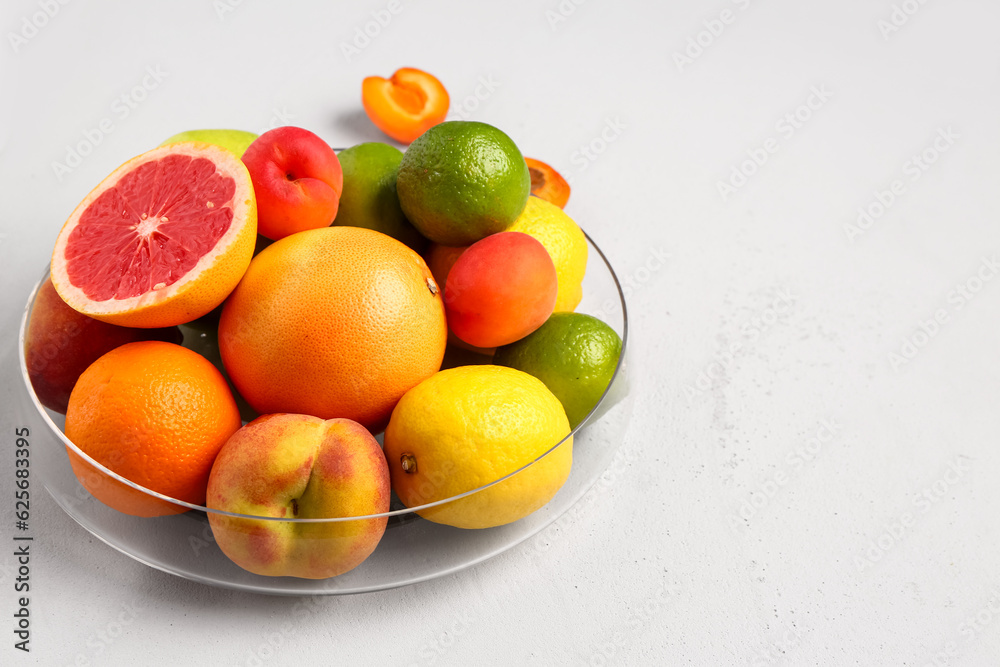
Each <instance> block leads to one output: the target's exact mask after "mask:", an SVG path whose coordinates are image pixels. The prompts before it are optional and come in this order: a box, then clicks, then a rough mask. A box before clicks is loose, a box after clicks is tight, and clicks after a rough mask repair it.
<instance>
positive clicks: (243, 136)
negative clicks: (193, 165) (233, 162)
mask: <svg viewBox="0 0 1000 667" xmlns="http://www.w3.org/2000/svg"><path fill="white" fill-rule="evenodd" d="M256 138H257V135H256V134H254V133H253V132H244V131H243V130H189V131H187V132H181V133H180V134H175V135H174V136H172V137H170V138H169V139H167V140H166V141H164V142H163V143H162V144H160V145H161V146H166V145H167V144H178V143H180V142H182V141H200V142H202V143H206V144H214V145H216V146H222V147H223V148H225V149H226V150H228V151H230V152H232V153H235V154H236V157H243V153H244V152H245V151H246V149H247V147H248V146H249V145H250V144H252V143H253V142H254V140H255V139H256Z"/></svg>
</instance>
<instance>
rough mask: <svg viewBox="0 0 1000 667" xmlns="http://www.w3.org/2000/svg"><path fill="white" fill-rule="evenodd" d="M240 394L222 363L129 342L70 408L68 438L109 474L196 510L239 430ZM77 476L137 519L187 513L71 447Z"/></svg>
mask: <svg viewBox="0 0 1000 667" xmlns="http://www.w3.org/2000/svg"><path fill="white" fill-rule="evenodd" d="M240 424H241V422H240V413H239V410H238V409H237V407H236V401H235V400H234V399H233V395H232V392H231V391H230V390H229V386H228V385H227V384H226V380H225V379H224V378H223V376H222V373H220V372H219V371H218V370H217V369H216V368H215V366H213V365H212V364H211V363H210V362H209V361H208V360H207V359H205V358H204V357H202V356H201V355H199V354H198V353H197V352H193V351H191V350H189V349H187V348H183V347H181V346H180V345H175V344H173V343H165V342H161V341H145V342H137V343H128V344H126V345H122V346H121V347H118V348H115V349H114V350H112V351H111V352H108V353H107V354H105V355H104V356H102V357H100V358H99V359H98V360H97V361H95V362H94V363H93V364H91V365H90V366H89V367H88V368H87V370H86V371H84V372H83V375H81V376H80V379H79V380H77V383H76V386H75V387H74V388H73V393H72V394H70V397H69V407H68V409H67V410H66V429H65V430H66V437H68V438H69V439H70V440H72V441H73V444H75V445H76V446H77V447H79V448H80V451H82V452H83V453H84V454H86V455H87V456H89V457H91V458H92V459H94V460H95V461H97V462H98V463H100V464H101V465H103V466H104V467H105V468H107V469H109V470H111V471H113V472H115V473H117V474H119V475H121V476H122V477H124V478H125V479H127V480H129V481H131V482H134V483H136V484H138V485H139V486H143V487H145V488H147V489H149V490H150V491H155V492H157V493H160V494H163V495H165V496H168V497H170V498H175V499H177V500H183V501H185V502H188V503H192V504H195V505H204V504H205V490H206V488H207V486H208V476H209V473H210V472H211V471H212V464H213V463H214V462H215V457H216V455H217V454H218V453H219V450H220V449H221V448H222V445H223V444H225V442H226V440H228V439H229V437H230V436H231V435H232V434H233V433H235V432H236V431H237V430H239V428H240ZM68 452H69V460H70V464H71V465H72V467H73V472H74V473H76V476H77V479H79V480H80V483H81V484H82V485H83V486H84V488H86V489H87V490H88V491H89V492H90V493H91V495H93V496H94V497H95V498H97V499H98V500H100V501H101V502H103V503H104V504H105V505H109V506H110V507H113V508H115V509H116V510H119V511H121V512H125V513H126V514H132V515H135V516H163V515H167V514H178V513H180V512H184V511H186V509H185V508H184V507H183V506H181V505H175V504H172V503H169V502H167V501H164V500H159V499H157V498H154V497H152V496H150V495H147V494H144V493H141V492H139V491H137V490H135V489H133V488H132V487H130V486H128V485H126V484H123V483H122V482H120V481H118V480H116V479H114V478H113V477H109V476H108V475H107V474H105V473H103V472H101V471H100V470H98V469H97V468H95V467H93V466H92V465H91V464H90V463H88V462H86V461H85V460H84V459H83V458H82V457H80V456H79V455H78V454H76V452H74V451H73V450H71V449H69V450H68Z"/></svg>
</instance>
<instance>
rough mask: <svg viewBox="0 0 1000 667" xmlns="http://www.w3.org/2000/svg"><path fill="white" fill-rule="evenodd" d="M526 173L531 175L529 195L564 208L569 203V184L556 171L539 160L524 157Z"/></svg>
mask: <svg viewBox="0 0 1000 667" xmlns="http://www.w3.org/2000/svg"><path fill="white" fill-rule="evenodd" d="M524 161H525V162H527V163H528V173H529V174H531V194H533V195H535V196H536V197H540V198H542V199H544V200H545V201H547V202H549V203H551V204H555V205H556V206H558V207H559V208H565V207H566V202H568V201H569V183H567V182H566V179H565V178H563V177H562V174H560V173H559V172H558V171H556V170H555V169H553V168H552V167H550V166H549V165H547V164H545V163H544V162H542V161H541V160H536V159H534V158H530V157H526V158H524Z"/></svg>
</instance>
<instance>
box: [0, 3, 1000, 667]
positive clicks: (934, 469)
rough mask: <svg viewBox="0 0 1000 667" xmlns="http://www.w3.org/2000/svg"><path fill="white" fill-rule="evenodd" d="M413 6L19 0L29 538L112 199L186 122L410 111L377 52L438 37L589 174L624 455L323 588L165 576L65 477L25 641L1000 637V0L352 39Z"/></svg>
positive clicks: (838, 657)
mask: <svg viewBox="0 0 1000 667" xmlns="http://www.w3.org/2000/svg"><path fill="white" fill-rule="evenodd" d="M389 4H390V3H387V2H362V3H351V4H350V5H345V4H344V3H321V2H308V3H307V2H301V3H281V4H280V5H279V4H278V3H264V2H254V1H251V0H246V1H244V2H240V3H238V2H235V1H234V0H222V1H220V2H210V1H209V0H203V1H200V2H173V3H169V5H168V4H167V3H115V2H87V3H84V2H69V3H67V4H65V5H60V4H58V2H55V0H51V1H49V2H47V3H46V1H45V0H43V1H42V2H38V1H37V0H36V1H31V0H11V1H8V2H5V3H4V5H3V9H2V10H0V28H2V32H3V35H4V44H2V45H0V65H2V67H0V91H2V92H0V183H2V184H3V185H2V187H0V271H2V275H3V286H4V289H3V290H2V292H0V299H2V304H3V306H2V307H3V312H4V313H5V314H6V316H5V318H4V323H3V325H2V326H3V331H2V341H3V342H4V343H3V345H2V346H0V353H2V355H3V356H2V357H0V362H2V366H0V373H2V382H0V401H2V404H3V405H4V406H7V408H5V410H4V411H3V417H2V420H0V421H2V422H3V429H2V431H0V432H2V433H4V434H5V435H4V436H3V439H2V440H0V445H2V447H0V449H2V451H3V452H5V453H4V454H3V455H0V499H2V498H6V499H7V500H5V501H3V502H0V539H6V540H9V539H10V535H11V534H12V532H13V530H12V528H10V527H9V526H10V525H11V524H12V522H13V499H12V490H13V484H12V469H13V452H12V449H11V448H12V444H13V435H12V433H13V428H14V427H15V426H18V425H23V424H29V425H31V426H32V428H37V427H40V422H38V421H37V420H34V421H33V420H32V418H31V417H30V415H28V414H25V413H23V412H19V411H18V410H17V409H16V407H15V406H17V405H18V404H19V402H20V398H19V396H20V395H21V394H22V392H23V389H22V387H21V384H20V379H19V377H18V376H17V371H16V350H15V344H14V340H15V335H16V320H17V319H18V318H19V317H20V313H21V310H22V307H23V303H24V300H25V298H26V296H27V294H28V291H29V289H30V286H31V285H32V283H33V282H34V281H35V280H36V279H37V277H38V275H39V274H40V272H41V270H42V267H43V266H44V264H45V262H46V261H47V258H48V256H49V253H50V251H51V246H52V243H53V242H54V240H55V237H56V234H57V233H58V230H59V228H60V226H61V225H62V222H63V221H64V220H65V218H66V216H67V215H68V214H69V213H70V212H71V211H72V209H73V207H74V206H75V205H76V203H77V202H78V201H79V200H80V199H81V198H82V197H83V196H84V195H85V194H86V193H87V192H88V191H89V189H90V188H91V187H92V186H93V185H95V184H96V183H97V182H99V180H100V179H101V178H102V177H103V176H105V175H106V174H107V173H109V172H110V171H111V170H112V169H113V168H114V167H116V166H117V165H118V164H120V163H121V162H123V161H124V160H125V159H127V158H128V157H131V156H132V155H134V154H137V153H138V152H141V151H142V150H145V149H146V148H148V147H152V146H154V145H156V144H157V143H159V142H160V141H162V140H163V139H164V138H166V137H167V136H169V135H171V134H174V133H175V132H179V131H182V130H186V129H193V128H199V127H234V128H243V129H249V130H260V129H263V128H265V127H268V126H270V125H272V124H273V125H277V124H296V125H301V126H304V127H307V128H310V129H312V130H313V131H316V132H317V133H319V134H320V135H321V136H323V137H324V138H325V139H327V141H329V142H330V143H331V144H332V145H335V146H336V145H350V144H353V143H357V142H360V141H364V140H381V138H382V137H381V135H379V133H378V132H377V130H375V128H374V127H373V126H371V125H370V124H369V123H368V122H367V120H366V119H365V118H364V116H363V115H362V112H361V106H360V94H359V90H360V81H361V79H362V78H363V77H364V76H366V75H369V74H381V75H384V76H385V75H388V74H390V73H391V72H392V71H394V70H395V69H396V68H397V67H400V66H417V67H421V68H424V69H427V70H428V71H431V72H433V73H435V74H436V75H437V76H439V77H440V78H441V79H442V80H443V81H445V82H446V85H447V86H448V88H449V91H450V93H451V95H452V99H453V107H454V108H457V109H459V110H461V111H462V112H463V113H465V114H466V115H468V117H470V118H474V119H477V120H483V121H486V122H490V123H493V124H495V125H498V126H500V127H501V128H503V129H504V130H505V131H507V132H508V133H509V134H510V135H511V136H512V137H513V138H514V139H515V141H516V142H517V143H518V144H519V145H520V146H521V147H522V149H523V150H524V152H525V153H527V154H530V155H533V156H537V157H540V158H542V159H545V160H547V161H549V162H551V163H552V164H553V165H554V166H556V167H557V168H558V169H560V170H561V171H562V172H563V173H564V174H565V175H566V176H568V177H570V178H571V179H572V183H573V186H574V191H573V195H572V198H571V200H570V204H569V206H568V209H567V210H568V212H569V213H570V214H571V215H573V216H574V217H575V218H576V219H577V221H578V222H580V224H581V225H582V226H583V227H584V228H585V229H587V231H588V232H589V233H591V235H592V236H594V237H595V239H596V240H597V241H598V243H599V244H600V245H601V246H602V247H603V248H604V250H605V251H606V252H607V254H608V255H609V257H610V258H611V260H612V262H614V264H615V265H616V267H617V268H618V271H619V274H620V275H621V276H622V278H623V279H625V280H626V281H627V282H630V287H629V292H630V294H629V305H630V308H631V313H632V324H633V325H634V329H633V334H634V336H633V339H632V341H633V344H634V348H633V349H634V356H633V360H634V361H635V362H636V363H635V364H634V367H635V368H636V377H635V381H634V385H633V390H634V391H635V392H636V395H637V398H636V403H635V415H634V419H633V423H632V425H631V428H630V430H629V433H628V435H627V437H626V439H625V441H624V442H623V443H621V450H620V452H619V456H618V457H617V458H616V460H615V463H614V465H613V467H612V469H611V471H610V472H609V473H608V474H607V475H606V476H605V477H604V478H602V480H601V481H600V482H599V483H598V484H597V485H596V486H595V487H594V489H593V490H592V491H591V492H590V493H589V494H588V495H587V496H586V497H585V498H584V500H583V501H581V503H580V504H579V505H578V506H576V507H574V509H572V510H571V511H570V512H569V513H567V514H566V515H565V516H564V517H563V519H561V520H560V521H559V522H558V523H557V524H556V525H555V527H553V528H551V529H549V530H548V531H546V532H545V533H543V534H542V535H541V536H540V537H539V538H536V539H534V540H531V541H529V542H527V543H525V544H523V545H521V546H519V547H517V548H514V549H512V550H510V551H509V552H506V553H504V554H502V555H501V556H499V557H497V558H495V559H493V560H491V561H489V562H487V563H484V564H482V565H479V566H477V567H475V568H473V569H471V570H468V571H465V572H462V573H459V574H456V575H453V576H449V577H447V578H444V579H440V580H436V581H432V582H429V583H424V584H420V585H416V586H412V587H408V588H403V589H398V590H393V591H388V592H383V593H378V594H371V595H361V596H354V597H346V598H331V599H322V600H319V601H302V600H294V599H278V598H269V597H260V596H254V595H249V594H241V593H234V592H230V591H224V590H217V589H212V588H207V587H204V586H201V585H197V584H194V583H190V582H187V581H183V580H180V579H177V578H174V577H171V576H169V575H166V574H162V573H160V572H158V571H155V570H152V569H150V568H148V567H145V566H144V565H141V564H140V563H137V562H135V561H133V560H131V559H129V558H128V557H126V556H123V555H121V554H119V553H117V552H115V551H113V550H111V549H110V548H108V547H106V546H105V545H103V544H102V543H100V542H99V541H98V540H97V539H95V538H93V537H91V536H90V535H89V534H88V533H87V532H86V531H84V530H83V529H82V528H80V527H79V526H77V525H76V524H75V523H74V522H73V521H72V520H71V519H69V518H68V517H67V516H66V515H64V514H63V513H62V512H61V510H59V508H58V507H57V506H56V505H55V504H54V503H53V502H52V501H51V499H49V498H48V497H46V496H45V495H44V494H38V493H36V496H35V499H36V503H35V504H34V505H33V506H32V509H33V523H34V525H35V526H36V534H37V537H36V542H35V546H34V548H35V549H36V555H35V558H34V560H33V570H32V578H33V581H32V595H33V597H32V607H31V608H32V613H33V614H34V615H33V629H34V634H33V638H32V648H33V650H32V653H31V654H30V655H27V656H26V655H23V654H22V653H20V652H18V651H15V650H14V649H13V647H12V644H13V640H12V635H11V633H10V631H9V630H3V631H2V632H0V636H2V637H6V638H5V639H3V642H2V645H0V656H2V657H0V662H2V663H3V664H21V663H32V662H34V663H37V664H44V665H69V664H88V663H89V664H109V665H132V664H140V663H143V664H225V665H230V664H233V665H237V664H239V665H243V664H261V663H263V664H275V665H278V664H281V665H284V664H289V665H290V664H297V665H301V664H331V663H335V664H399V665H409V664H418V665H429V664H447V665H470V664H538V665H549V664H558V665H562V664H575V665H579V664H592V665H598V664H629V665H638V664H643V665H646V664H648V665H653V664H657V665H663V664H670V665H675V664H677V665H680V664H690V665H730V664H733V665H775V664H788V665H805V664H810V665H812V664H816V665H849V664H858V665H872V664H893V665H917V666H923V665H928V664H934V665H943V664H948V665H989V664H995V663H996V656H997V655H998V654H1000V619H998V614H1000V574H998V572H1000V568H998V565H1000V556H998V550H1000V543H998V530H997V528H996V526H997V523H996V521H997V516H1000V511H998V510H1000V485H997V484H996V482H995V479H996V476H997V466H998V465H1000V458H998V454H997V442H998V437H997V433H998V427H1000V416H998V415H1000V411H998V410H997V400H998V398H1000V391H998V390H1000V380H998V378H1000V357H998V354H997V341H998V334H997V330H998V328H1000V327H998V325H1000V304H998V298H997V295H998V294H1000V280H993V278H995V277H996V276H995V269H994V268H991V267H992V266H993V263H995V261H996V257H997V255H996V253H997V251H998V250H1000V231H998V226H997V224H996V222H997V215H998V213H1000V207H998V204H997V198H996V193H997V181H998V176H1000V166H998V165H1000V161H998V148H1000V141H998V140H1000V126H998V123H997V119H998V117H1000V79H998V75H1000V45H998V42H997V39H996V28H995V27H996V25H997V23H998V21H1000V6H998V5H997V4H996V3H994V2H988V1H987V0H952V1H949V2H932V1H927V2H917V0H905V1H901V0H895V1H890V0H877V1H875V2H872V1H871V0H865V1H862V0H845V1H843V2H838V3H802V2H794V1H793V0H733V1H730V0H718V1H717V2H712V3H704V2H695V1H694V0H680V1H677V2H671V3H656V4H654V3H643V2H638V1H632V2H607V1H601V0H590V1H589V2H583V3H579V4H577V3H574V2H572V1H571V0H561V1H560V0H550V1H549V2H505V3H489V4H487V3H462V2H457V1H453V2H437V1H426V2H420V3H417V2H413V1H412V0H401V1H400V2H399V4H398V5H397V4H394V3H393V4H392V6H393V8H395V9H398V10H399V11H398V12H397V13H396V14H392V15H391V16H392V18H391V21H389V22H388V23H387V25H385V26H384V27H379V28H378V30H377V31H376V30H375V29H374V28H373V27H371V26H369V31H370V32H373V33H374V32H377V33H378V34H377V35H376V36H375V37H373V38H371V39H370V40H369V43H367V44H365V43H364V42H363V41H360V40H359V42H358V43H359V44H362V45H363V48H357V52H356V53H354V52H350V50H349V49H345V48H343V46H342V45H343V44H349V43H351V41H352V40H354V39H355V38H356V36H357V35H358V32H359V31H363V30H364V29H365V26H366V24H369V23H370V22H372V21H373V20H374V19H373V12H375V16H378V15H380V14H379V12H383V11H387V9H386V8H387V7H388V6H389ZM43 5H45V6H49V7H50V12H51V13H52V14H53V15H52V16H51V18H45V19H44V20H42V19H38V18H37V17H36V15H37V14H38V12H41V11H43V9H40V7H42V6H43ZM53 8H56V9H53ZM381 16H382V17H383V19H384V17H385V16H386V14H381ZM25 21H27V22H28V23H29V24H30V23H31V22H32V21H35V22H36V23H44V25H43V26H42V27H41V28H40V29H38V30H37V31H34V32H33V31H32V30H31V29H30V28H27V27H26V23H25ZM371 25H374V24H371ZM713 32H714V33H715V34H713ZM11 34H15V35H18V34H19V35H21V36H24V35H25V34H30V35H31V36H30V38H25V39H24V41H23V42H22V41H18V40H17V39H16V38H13V39H12V38H11ZM699 41H700V42H701V46H697V44H698V42H699ZM692 45H694V46H692ZM685 52H686V53H687V55H685ZM685 58H687V60H685ZM147 68H151V69H152V71H154V72H157V71H158V72H159V75H158V77H157V78H159V79H160V80H159V81H155V78H154V77H148V78H146V81H147V84H149V86H148V87H149V89H148V90H146V91H145V92H144V93H141V95H140V96H142V97H144V99H143V100H141V101H135V100H134V97H130V99H131V100H132V101H134V102H135V103H134V108H131V107H129V106H128V105H127V104H126V101H122V100H121V96H122V95H129V96H131V95H133V93H132V92H131V91H133V89H134V87H135V86H141V85H142V83H143V79H144V77H147V72H148V71H149V69H147ZM157 68H158V69H157ZM482 81H487V82H490V83H489V85H488V86H487V85H485V84H483V83H482ZM154 82H155V85H153V84H154ZM477 86H479V90H480V98H481V99H477V98H476V97H475V95H476V89H477ZM810 105H811V107H810ZM105 119H107V120H108V122H110V126H109V125H108V124H107V122H106V123H105V127H106V128H107V127H110V128H111V131H110V132H101V135H100V138H101V141H100V143H99V144H98V145H96V146H95V147H94V148H93V150H91V151H90V152H89V155H87V156H85V157H84V158H83V159H82V160H81V161H80V164H79V165H78V166H75V167H74V168H72V169H71V170H70V171H69V172H68V173H66V172H64V170H62V169H60V168H58V167H55V166H54V165H53V163H63V162H65V161H66V159H67V156H66V154H67V150H68V147H70V146H75V145H77V144H78V143H79V142H81V141H84V140H85V139H86V137H87V133H88V131H90V132H91V135H92V136H93V131H94V129H95V128H99V127H101V122H102V121H104V120H105ZM944 137H948V138H947V139H945V138H944ZM935 142H937V144H936V146H935ZM588 146H589V147H591V148H589V149H586V150H585V148H586V147H588ZM921 156H922V157H921ZM914 157H916V158H917V160H920V163H919V164H918V163H917V162H915V161H914ZM755 159H756V163H754V162H753V161H754V160H755ZM748 160H750V162H747V161H748ZM931 160H933V162H932V161H931ZM734 170H735V174H734ZM57 172H58V173H57ZM741 176H742V177H741ZM897 181H898V182H897ZM720 182H721V183H728V184H729V185H730V186H731V187H732V190H731V191H726V192H723V191H721V190H720V185H719V184H720ZM894 182H896V183H895V189H896V192H895V193H894V194H893V187H894V185H893V184H894ZM722 190H724V188H723V189H722ZM879 199H881V200H882V201H881V203H880V202H879ZM890 200H891V202H890ZM880 205H881V206H882V207H883V208H882V209H881V215H877V214H878V213H879V211H880V208H879V206H880ZM859 207H861V208H863V209H869V210H871V211H873V212H874V214H876V215H873V217H872V219H871V221H870V222H868V221H867V220H863V221H862V223H863V224H862V225H859V224H858V216H859V213H858V209H859ZM963 290H964V292H963ZM910 346H912V347H910ZM893 355H898V356H893ZM4 536H7V537H4ZM2 551H3V552H4V553H7V551H8V550H7V549H6V548H4V549H3V550H2ZM12 567H13V559H12V558H11V556H9V555H7V556H3V557H0V617H3V618H7V619H8V620H7V621H6V622H5V623H3V624H0V630H2V628H7V627H11V626H12V622H11V620H10V614H11V613H13V610H14V604H15V597H16V596H15V594H14V592H13V591H12V583H13V582H12V575H11V568H12Z"/></svg>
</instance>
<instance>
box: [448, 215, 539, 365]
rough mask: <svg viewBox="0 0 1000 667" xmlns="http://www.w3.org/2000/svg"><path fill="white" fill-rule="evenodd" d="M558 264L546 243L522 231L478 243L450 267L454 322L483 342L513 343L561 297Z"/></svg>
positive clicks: (467, 337)
mask: <svg viewBox="0 0 1000 667" xmlns="http://www.w3.org/2000/svg"><path fill="white" fill-rule="evenodd" d="M556 287H557V279H556V268H555V266H554V265H553V264H552V258H551V257H550V256H549V253H548V252H547V251H546V250H545V247H544V246H543V245H542V244H541V243H539V242H538V241H537V240H535V239H534V238H532V237H531V236H528V235H527V234H522V233H521V232H500V233H498V234H492V235H490V236H487V237H486V238H484V239H482V240H480V241H477V242H476V243H473V244H472V245H471V246H469V248H468V249H467V250H466V251H465V252H463V253H462V254H461V256H460V257H459V258H458V259H457V260H456V261H455V264H454V265H453V266H452V267H451V271H450V272H449V273H448V280H447V282H446V283H445V290H444V303H445V311H446V313H447V315H448V328H449V329H450V330H451V331H452V333H454V334H455V335H456V336H457V337H458V338H460V339H461V340H463V341H465V342H466V343H468V344H470V345H475V346H477V347H484V348H488V347H496V346H499V345H507V344H509V343H513V342H514V341H516V340H520V339H521V338H524V337H525V336H527V335H528V334H530V333H531V332H532V331H534V330H535V329H537V328H538V327H540V326H542V324H544V323H545V320H547V319H548V317H549V315H551V314H552V309H553V308H554V307H555V303H556Z"/></svg>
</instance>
